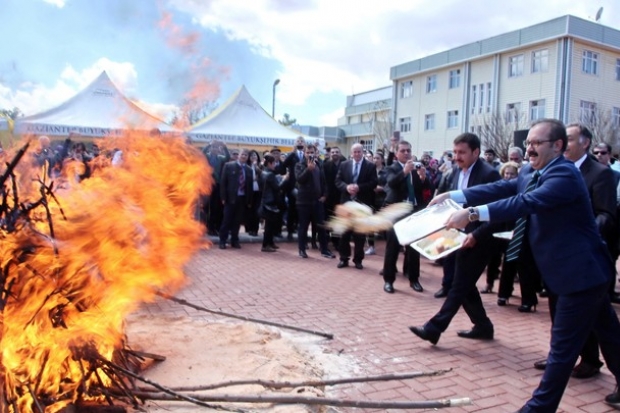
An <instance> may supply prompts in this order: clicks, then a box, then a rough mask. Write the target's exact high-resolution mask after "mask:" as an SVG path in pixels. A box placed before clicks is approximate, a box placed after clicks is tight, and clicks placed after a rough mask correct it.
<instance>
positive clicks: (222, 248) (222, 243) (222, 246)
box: [220, 242, 226, 250]
mask: <svg viewBox="0 0 620 413" xmlns="http://www.w3.org/2000/svg"><path fill="white" fill-rule="evenodd" d="M220 249H221V250H225V249H226V243H225V242H220Z"/></svg>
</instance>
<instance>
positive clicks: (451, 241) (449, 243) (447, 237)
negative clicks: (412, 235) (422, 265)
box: [411, 228, 467, 260]
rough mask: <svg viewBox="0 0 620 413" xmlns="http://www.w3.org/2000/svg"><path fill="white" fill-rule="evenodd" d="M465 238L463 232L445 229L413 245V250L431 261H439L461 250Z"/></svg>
mask: <svg viewBox="0 0 620 413" xmlns="http://www.w3.org/2000/svg"><path fill="white" fill-rule="evenodd" d="M465 238H467V235H466V234H464V233H463V232H460V231H457V230H455V229H445V228H444V229H440V230H439V231H436V232H433V233H432V234H430V235H429V236H427V237H424V238H422V239H421V240H418V241H416V242H414V243H412V244H411V248H413V249H414V250H416V251H418V252H419V253H420V254H421V255H423V256H425V257H426V258H428V259H429V260H437V259H439V258H441V257H445V256H446V255H448V254H450V253H452V252H453V251H456V250H458V249H459V248H461V247H462V246H463V242H464V241H465Z"/></svg>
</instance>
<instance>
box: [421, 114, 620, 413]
mask: <svg viewBox="0 0 620 413" xmlns="http://www.w3.org/2000/svg"><path fill="white" fill-rule="evenodd" d="M525 143H526V144H525V147H526V152H527V156H528V157H529V161H530V163H529V165H526V166H524V167H523V168H522V170H521V172H520V173H519V176H518V178H517V179H512V180H510V181H506V180H502V181H498V182H495V183H492V184H487V185H481V186H476V187H473V188H468V189H465V190H463V191H452V192H449V193H447V194H442V195H439V196H438V197H436V198H435V199H433V200H432V201H431V204H435V203H439V202H443V201H444V200H445V199H447V198H448V197H450V198H452V199H454V200H455V201H457V202H458V201H463V200H466V201H467V203H469V204H471V205H479V206H478V207H475V208H468V209H464V210H462V211H458V212H456V213H454V214H453V215H452V216H451V217H450V219H449V220H448V222H447V223H446V225H447V227H449V228H464V227H465V226H466V225H467V224H468V223H469V222H471V221H477V220H480V221H490V222H503V221H510V220H515V219H517V218H523V220H520V221H521V222H522V223H524V226H523V228H524V232H521V233H519V231H517V229H515V233H514V236H513V240H512V241H511V245H510V246H509V250H510V248H511V247H513V248H516V253H517V254H519V249H518V248H519V241H523V240H526V241H528V242H529V247H530V248H531V252H532V254H533V256H534V259H535V261H536V264H537V265H538V268H539V269H540V273H541V275H542V278H543V281H544V282H545V285H546V286H547V287H548V288H549V290H550V291H551V292H552V293H554V294H555V295H556V296H557V305H556V313H555V319H554V323H553V327H552V329H551V343H550V350H549V355H548V356H547V368H546V369H545V372H544V374H543V377H542V379H541V381H540V384H539V385H538V388H536V390H535V391H534V393H533V395H532V398H531V399H530V400H528V401H527V403H526V404H525V405H524V406H523V407H522V408H521V409H519V412H537V413H541V412H542V413H547V412H555V411H556V410H557V408H558V406H559V404H560V400H561V398H562V394H563V393H564V389H565V388H566V385H567V384H568V380H569V378H570V375H571V372H572V369H573V366H574V365H575V362H576V361H577V357H578V356H579V351H580V350H581V348H582V346H583V344H584V343H585V341H586V338H587V337H588V334H589V332H590V331H592V330H593V331H594V332H595V334H596V335H597V337H598V339H599V343H600V347H601V351H602V353H603V357H604V358H605V362H606V363H607V367H608V368H609V370H610V371H611V373H612V374H613V375H614V376H615V378H616V382H617V383H620V352H619V351H618V349H620V322H619V321H618V317H617V315H616V313H615V311H614V310H613V308H612V307H611V303H610V300H609V294H608V286H609V282H610V281H611V279H612V277H613V276H614V264H613V262H612V260H611V257H610V256H609V251H608V250H607V247H606V245H605V243H604V242H603V240H602V239H601V236H600V234H599V231H598V228H597V226H596V222H595V220H594V213H593V212H592V207H591V205H590V198H589V196H588V191H587V188H586V185H585V182H584V180H583V177H582V176H581V173H580V172H579V170H578V169H577V168H575V165H574V164H573V163H572V162H571V161H569V160H567V159H565V158H564V157H563V156H562V154H563V153H564V151H565V150H566V145H567V136H566V129H565V127H564V124H563V123H562V122H560V121H558V120H555V119H542V120H539V121H536V122H535V123H534V124H533V125H532V128H531V129H530V131H529V133H528V136H527V140H526V142H525ZM517 227H519V222H518V223H517ZM605 402H606V403H607V404H609V405H612V406H614V407H616V408H620V392H619V391H618V387H616V390H615V392H614V393H612V394H610V395H608V396H607V397H606V398H605Z"/></svg>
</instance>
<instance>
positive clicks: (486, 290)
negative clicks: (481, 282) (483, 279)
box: [480, 284, 493, 294]
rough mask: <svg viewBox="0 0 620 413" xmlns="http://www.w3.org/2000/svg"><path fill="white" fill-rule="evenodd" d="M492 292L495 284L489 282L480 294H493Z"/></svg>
mask: <svg viewBox="0 0 620 413" xmlns="http://www.w3.org/2000/svg"><path fill="white" fill-rule="evenodd" d="M492 293H493V286H492V285H489V284H487V285H486V287H484V288H483V289H481V290H480V294H492Z"/></svg>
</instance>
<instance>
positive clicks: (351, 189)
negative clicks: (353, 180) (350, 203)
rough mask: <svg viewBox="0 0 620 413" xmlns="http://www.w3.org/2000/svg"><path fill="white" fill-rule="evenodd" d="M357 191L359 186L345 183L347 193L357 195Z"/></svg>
mask: <svg viewBox="0 0 620 413" xmlns="http://www.w3.org/2000/svg"><path fill="white" fill-rule="evenodd" d="M358 191H359V187H358V186H357V184H349V185H347V192H348V193H349V195H357V193H358Z"/></svg>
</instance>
